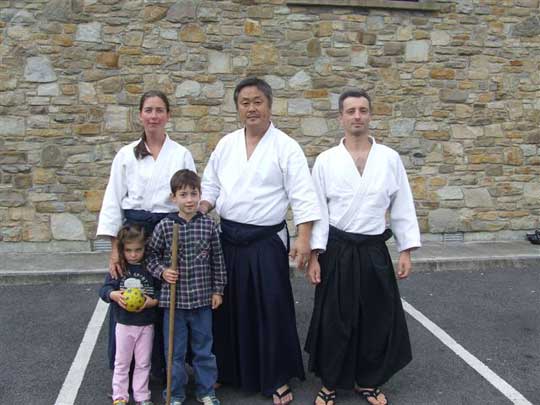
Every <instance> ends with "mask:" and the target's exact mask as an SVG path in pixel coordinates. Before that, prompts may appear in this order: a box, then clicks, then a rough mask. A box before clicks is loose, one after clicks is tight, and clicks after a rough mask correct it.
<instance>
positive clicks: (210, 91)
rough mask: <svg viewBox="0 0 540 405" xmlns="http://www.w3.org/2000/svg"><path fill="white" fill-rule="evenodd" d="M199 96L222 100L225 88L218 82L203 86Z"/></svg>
mask: <svg viewBox="0 0 540 405" xmlns="http://www.w3.org/2000/svg"><path fill="white" fill-rule="evenodd" d="M201 94H202V96H203V97H206V98H223V96H224V95H225V87H224V85H223V82H222V81H220V80H217V81H215V82H214V83H211V84H205V85H204V86H202V91H201Z"/></svg>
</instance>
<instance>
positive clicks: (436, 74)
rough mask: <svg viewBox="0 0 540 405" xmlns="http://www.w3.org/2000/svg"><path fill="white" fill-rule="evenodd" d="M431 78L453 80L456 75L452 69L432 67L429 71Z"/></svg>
mask: <svg viewBox="0 0 540 405" xmlns="http://www.w3.org/2000/svg"><path fill="white" fill-rule="evenodd" d="M429 75H430V77H431V78H432V79H437V80H453V79H454V78H455V77H456V71H455V70H454V69H446V68H442V69H432V70H431V71H430V72H429Z"/></svg>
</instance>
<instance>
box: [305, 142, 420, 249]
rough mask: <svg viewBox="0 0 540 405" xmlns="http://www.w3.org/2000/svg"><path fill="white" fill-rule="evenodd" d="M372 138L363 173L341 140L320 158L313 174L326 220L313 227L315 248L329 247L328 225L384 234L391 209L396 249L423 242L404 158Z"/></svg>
mask: <svg viewBox="0 0 540 405" xmlns="http://www.w3.org/2000/svg"><path fill="white" fill-rule="evenodd" d="M370 139H371V141H372V146H371V150H370V152H369V155H368V158H367V161H366V165H365V167H364V172H363V174H362V175H360V172H359V171H358V169H357V167H356V165H355V162H354V160H353V158H352V156H351V154H350V153H349V151H348V150H347V149H346V148H345V145H344V144H343V140H341V142H340V143H339V145H338V146H335V147H333V148H331V149H328V150H327V151H325V152H323V153H321V154H320V155H319V156H318V157H317V159H316V161H315V164H314V166H313V173H312V175H313V182H314V183H315V190H316V191H317V195H318V197H319V204H320V206H321V211H322V212H321V216H322V219H321V220H320V221H317V222H316V223H315V224H314V226H313V232H312V236H311V248H312V249H322V250H325V249H326V244H327V241H328V229H329V225H332V226H334V227H336V228H338V229H340V230H342V231H345V232H351V233H356V234H364V235H379V234H381V233H383V232H384V231H385V229H386V228H387V224H386V217H385V215H386V211H387V210H389V211H390V215H389V219H390V224H389V225H390V229H391V230H392V232H393V234H394V238H395V240H396V244H397V249H398V251H400V252H401V251H403V250H406V249H410V248H413V247H420V246H421V242H420V230H419V228H418V221H417V219H416V212H415V209H414V202H413V196H412V192H411V188H410V186H409V181H408V180H407V173H406V172H405V168H404V167H403V163H402V161H401V158H400V157H399V155H398V153H397V152H396V151H394V150H393V149H390V148H389V147H387V146H384V145H379V144H377V143H376V142H375V140H374V139H373V138H372V137H370Z"/></svg>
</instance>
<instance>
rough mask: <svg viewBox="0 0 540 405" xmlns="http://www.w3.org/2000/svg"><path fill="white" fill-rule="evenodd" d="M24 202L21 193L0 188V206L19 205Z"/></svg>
mask: <svg viewBox="0 0 540 405" xmlns="http://www.w3.org/2000/svg"><path fill="white" fill-rule="evenodd" d="M25 203H26V199H25V198H24V194H23V193H21V192H18V191H12V190H1V189H0V207H21V206H23V205H24V204H25Z"/></svg>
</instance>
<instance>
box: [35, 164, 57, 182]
mask: <svg viewBox="0 0 540 405" xmlns="http://www.w3.org/2000/svg"><path fill="white" fill-rule="evenodd" d="M55 182H56V176H55V174H54V171H53V170H47V169H44V168H41V167H34V168H33V170H32V183H33V184H35V185H43V184H53V183H55Z"/></svg>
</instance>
